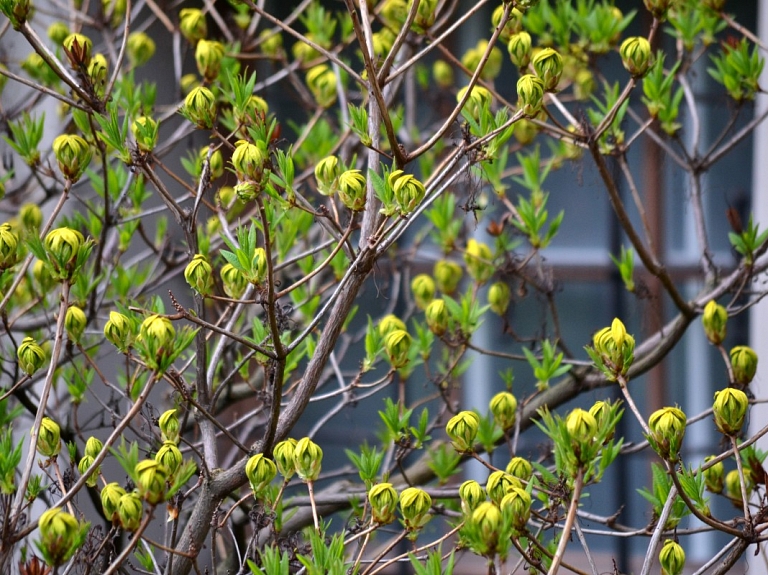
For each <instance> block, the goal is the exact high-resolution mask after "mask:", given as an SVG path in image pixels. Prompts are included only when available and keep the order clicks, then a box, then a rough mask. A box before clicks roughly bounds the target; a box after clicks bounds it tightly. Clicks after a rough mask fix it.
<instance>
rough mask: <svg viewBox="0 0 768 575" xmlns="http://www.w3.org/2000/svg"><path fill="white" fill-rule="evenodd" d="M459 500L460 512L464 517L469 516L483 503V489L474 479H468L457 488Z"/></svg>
mask: <svg viewBox="0 0 768 575" xmlns="http://www.w3.org/2000/svg"><path fill="white" fill-rule="evenodd" d="M459 497H460V498H461V510H462V511H463V512H464V515H465V516H466V515H469V514H470V513H472V511H474V510H475V509H477V507H478V505H480V504H481V503H484V502H485V489H483V486H482V485H480V484H479V483H478V482H477V481H475V480H474V479H468V480H467V481H465V482H464V483H462V484H461V486H460V487H459Z"/></svg>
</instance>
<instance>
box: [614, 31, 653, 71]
mask: <svg viewBox="0 0 768 575" xmlns="http://www.w3.org/2000/svg"><path fill="white" fill-rule="evenodd" d="M619 54H620V55H621V63H622V64H624V68H626V69H627V72H629V73H630V74H632V77H633V78H642V77H643V76H645V75H646V74H647V73H648V70H650V69H651V66H653V50H651V44H650V42H648V40H646V39H645V38H643V37H642V36H632V37H630V38H627V39H626V40H624V41H623V42H622V43H621V47H620V48H619Z"/></svg>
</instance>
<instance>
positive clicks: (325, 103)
mask: <svg viewBox="0 0 768 575" xmlns="http://www.w3.org/2000/svg"><path fill="white" fill-rule="evenodd" d="M307 86H308V87H309V91H310V92H312V95H313V96H314V97H315V102H317V105H318V106H320V107H321V108H327V107H329V106H331V105H332V104H333V103H334V102H335V101H336V96H337V88H336V73H335V72H334V71H333V70H331V68H329V67H328V66H327V65H326V64H319V65H317V66H314V67H313V68H310V70H309V72H307Z"/></svg>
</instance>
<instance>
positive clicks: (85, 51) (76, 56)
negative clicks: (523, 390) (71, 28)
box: [62, 34, 93, 70]
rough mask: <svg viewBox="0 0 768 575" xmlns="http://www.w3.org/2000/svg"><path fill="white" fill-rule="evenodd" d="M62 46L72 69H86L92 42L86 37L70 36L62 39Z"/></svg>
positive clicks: (89, 60)
mask: <svg viewBox="0 0 768 575" xmlns="http://www.w3.org/2000/svg"><path fill="white" fill-rule="evenodd" d="M62 46H64V50H65V51H66V53H67V57H68V58H69V63H70V64H71V65H72V68H74V69H75V70H80V69H81V68H82V69H83V70H87V69H88V64H90V62H91V50H93V42H91V39H90V38H88V36H85V35H83V34H70V35H69V36H67V37H66V38H64V42H62Z"/></svg>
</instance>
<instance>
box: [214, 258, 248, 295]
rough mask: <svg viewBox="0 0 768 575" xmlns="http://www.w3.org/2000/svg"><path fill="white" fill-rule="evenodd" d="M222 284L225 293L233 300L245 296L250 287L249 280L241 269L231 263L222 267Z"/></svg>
mask: <svg viewBox="0 0 768 575" xmlns="http://www.w3.org/2000/svg"><path fill="white" fill-rule="evenodd" d="M220 275H221V283H222V285H223V286H224V293H225V294H227V295H228V296H229V297H231V298H232V299H238V298H240V296H242V295H243V292H244V291H245V288H246V287H247V286H248V280H247V279H246V277H245V276H244V275H243V272H241V271H240V270H239V269H237V268H236V267H235V266H233V265H232V264H230V263H226V264H224V265H223V266H222V267H221V272H220Z"/></svg>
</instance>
